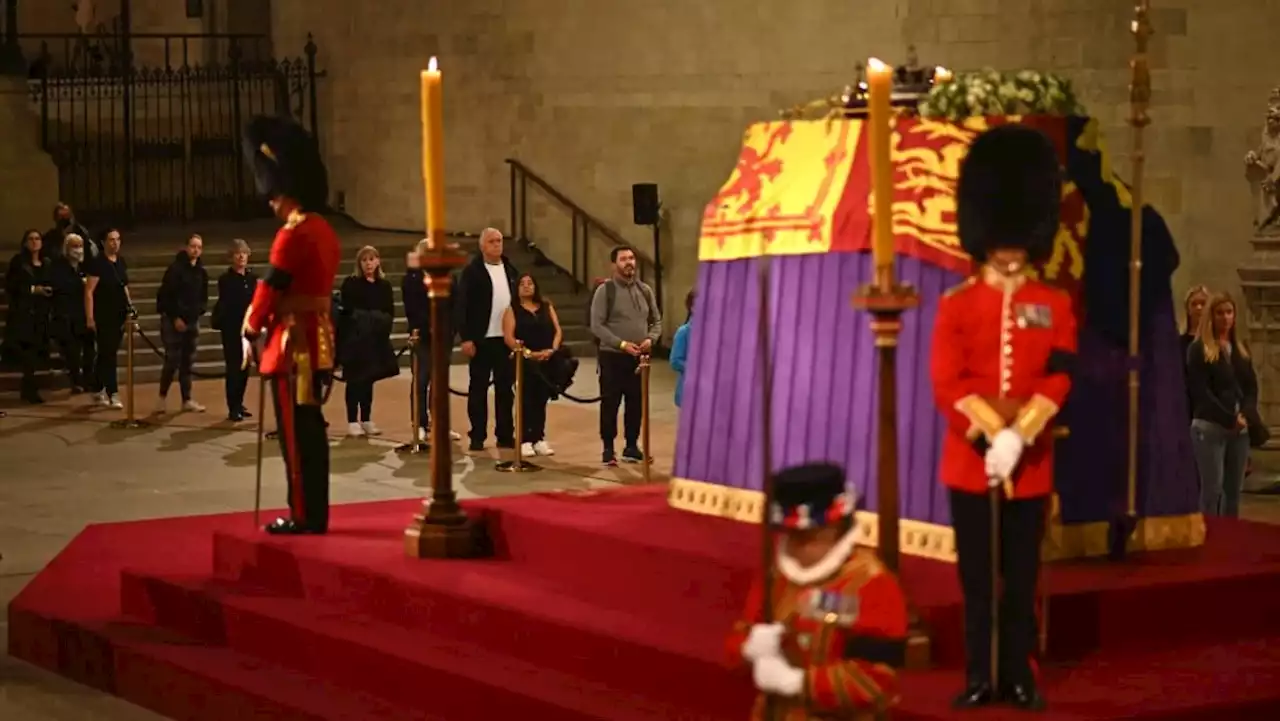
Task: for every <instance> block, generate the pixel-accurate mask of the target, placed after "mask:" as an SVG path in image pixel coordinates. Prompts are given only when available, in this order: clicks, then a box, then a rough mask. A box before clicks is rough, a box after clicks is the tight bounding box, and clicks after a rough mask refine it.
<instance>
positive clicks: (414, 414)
mask: <svg viewBox="0 0 1280 721" xmlns="http://www.w3.org/2000/svg"><path fill="white" fill-rule="evenodd" d="M421 348H422V339H421V338H420V337H419V336H418V334H417V331H414V333H413V334H412V335H411V336H410V337H409V392H410V393H412V394H413V395H412V396H411V397H410V398H409V438H410V440H409V442H408V443H404V444H402V445H400V446H397V447H396V453H412V454H417V453H426V452H427V451H429V450H431V446H430V445H428V444H426V443H423V442H422V441H421V440H419V439H418V430H419V428H421V427H422V424H421V419H422V409H421V408H419V407H418V399H419V398H421V397H422V394H421V393H420V392H419V391H420V390H421V389H422V385H421V384H422V378H421V376H419V375H418V353H420V352H422V351H421Z"/></svg>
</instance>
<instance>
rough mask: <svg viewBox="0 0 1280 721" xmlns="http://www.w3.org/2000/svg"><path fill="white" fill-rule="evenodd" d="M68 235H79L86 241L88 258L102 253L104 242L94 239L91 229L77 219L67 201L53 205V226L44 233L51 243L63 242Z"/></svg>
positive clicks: (85, 246) (85, 248)
mask: <svg viewBox="0 0 1280 721" xmlns="http://www.w3.org/2000/svg"><path fill="white" fill-rule="evenodd" d="M68 235H78V236H80V238H81V240H83V241H84V252H85V256H86V257H88V258H96V257H98V256H99V255H102V244H101V243H99V242H98V241H97V240H95V239H94V236H93V234H92V233H90V232H89V229H88V228H86V227H84V225H82V224H81V223H80V221H78V220H76V214H75V211H73V210H72V209H71V206H70V205H67V204H66V203H61V202H60V203H58V204H57V205H55V206H53V227H52V228H50V229H49V230H47V231H46V232H45V234H44V238H45V241H46V242H48V243H51V244H55V245H54V247H57V246H56V244H57V243H61V242H63V241H65V240H66V237H67V236H68Z"/></svg>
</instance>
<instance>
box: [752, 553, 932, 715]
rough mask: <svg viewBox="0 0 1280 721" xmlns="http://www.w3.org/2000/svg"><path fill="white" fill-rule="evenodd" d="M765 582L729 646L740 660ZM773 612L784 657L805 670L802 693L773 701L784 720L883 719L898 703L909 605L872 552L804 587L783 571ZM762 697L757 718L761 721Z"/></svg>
mask: <svg viewBox="0 0 1280 721" xmlns="http://www.w3.org/2000/svg"><path fill="white" fill-rule="evenodd" d="M762 586H763V584H762V583H761V582H760V581H759V580H757V581H756V583H754V584H753V585H752V588H751V592H750V594H749V595H748V597H747V604H746V608H745V611H744V614H743V618H742V620H740V621H739V622H738V623H737V625H736V626H735V628H734V632H733V633H732V634H730V636H729V640H728V650H729V653H730V654H731V656H730V658H731V659H733V660H734V663H735V665H738V666H740V665H742V664H743V663H744V661H743V659H742V645H743V644H744V643H745V642H746V639H747V636H748V635H749V634H750V632H751V627H752V626H753V625H755V624H756V623H759V619H760V616H761V600H762V597H761V593H762ZM773 604H774V605H773V609H774V617H775V618H776V619H778V620H779V622H780V623H782V624H783V626H784V627H785V629H786V633H785V635H784V639H783V644H782V647H783V655H784V656H785V657H786V659H787V661H788V663H790V664H791V665H792V666H794V667H795V668H798V669H800V670H802V671H804V688H803V690H802V692H801V695H800V696H799V697H798V698H778V699H777V701H776V702H775V703H776V704H777V708H778V711H779V712H780V713H781V716H780V719H782V720H783V721H805V720H806V719H830V720H832V721H836V720H839V721H861V720H862V719H874V718H878V717H882V715H883V714H884V712H885V711H886V710H887V709H888V708H890V707H891V706H893V705H894V704H895V703H896V702H897V696H898V678H897V676H898V674H897V669H898V668H899V667H901V666H902V662H903V658H904V656H905V652H906V637H907V603H906V598H905V597H904V595H903V593H902V588H901V587H900V586H899V585H898V579H897V578H895V577H894V575H893V574H892V573H890V572H889V571H888V570H887V569H885V567H884V565H883V564H882V563H881V562H880V560H879V559H878V558H877V557H876V555H875V552H874V551H872V550H870V549H866V548H857V549H855V550H854V551H853V553H852V554H851V555H850V556H849V559H848V560H847V561H845V562H844V564H843V565H842V566H840V568H839V570H837V571H836V573H835V574H834V575H832V576H831V577H830V578H828V579H826V580H824V581H821V582H818V583H814V584H810V585H799V584H796V583H792V582H791V581H789V580H787V579H786V578H785V577H784V576H782V575H781V573H778V574H777V575H776V576H775V579H774V585H773ZM764 702H765V699H764V695H763V694H762V695H761V696H760V698H759V699H757V702H756V706H755V710H754V712H753V713H752V718H753V719H757V720H759V719H763V713H764Z"/></svg>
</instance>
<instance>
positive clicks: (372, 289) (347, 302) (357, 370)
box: [338, 245, 400, 437]
mask: <svg viewBox="0 0 1280 721" xmlns="http://www.w3.org/2000/svg"><path fill="white" fill-rule="evenodd" d="M340 305H341V308H342V318H341V319H340V322H339V326H338V364H339V365H341V366H342V380H343V382H344V383H346V386H347V391H346V394H347V435H348V436H352V437H356V436H376V435H380V434H381V433H382V431H381V430H379V429H378V427H377V426H376V425H374V423H373V384H374V383H376V382H378V381H380V380H382V379H384V378H391V377H392V376H395V375H397V374H399V373H400V366H399V363H398V362H397V361H396V352H395V350H394V349H392V347H391V325H392V322H393V321H394V320H395V296H394V294H393V293H392V289H391V283H390V281H388V280H387V279H386V277H385V276H384V275H383V272H382V259H381V258H380V257H379V256H378V251H377V249H376V248H374V247H373V246H369V245H366V246H365V247H363V248H361V249H360V252H358V253H356V267H355V271H354V272H353V273H352V274H351V275H350V276H349V277H348V278H347V279H346V280H344V281H342V290H341V301H340Z"/></svg>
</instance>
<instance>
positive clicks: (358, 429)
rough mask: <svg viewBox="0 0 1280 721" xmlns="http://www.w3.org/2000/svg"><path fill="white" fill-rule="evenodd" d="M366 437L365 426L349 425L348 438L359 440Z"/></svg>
mask: <svg viewBox="0 0 1280 721" xmlns="http://www.w3.org/2000/svg"><path fill="white" fill-rule="evenodd" d="M363 435H364V426H362V425H360V424H359V423H348V424H347V436H348V437H351V438H359V437H361V436H363Z"/></svg>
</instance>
